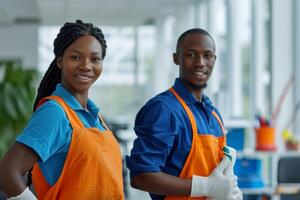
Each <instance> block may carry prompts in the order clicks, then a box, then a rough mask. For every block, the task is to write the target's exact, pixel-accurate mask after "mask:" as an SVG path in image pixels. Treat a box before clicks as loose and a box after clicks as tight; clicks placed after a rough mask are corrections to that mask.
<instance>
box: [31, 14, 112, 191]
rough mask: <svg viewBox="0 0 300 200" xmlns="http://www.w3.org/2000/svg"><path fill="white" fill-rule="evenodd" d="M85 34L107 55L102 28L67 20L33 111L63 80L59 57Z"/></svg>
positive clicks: (56, 41) (55, 46)
mask: <svg viewBox="0 0 300 200" xmlns="http://www.w3.org/2000/svg"><path fill="white" fill-rule="evenodd" d="M83 35H91V36H94V37H95V38H96V39H97V40H98V41H99V42H100V44H101V49H102V59H104V57H105V55H106V47H107V45H106V41H105V38H104V35H103V33H102V31H101V29H100V28H98V27H95V26H94V25H93V24H91V23H83V22H82V21H81V20H76V22H75V23H71V22H66V23H65V24H64V25H63V26H62V27H61V29H60V31H59V33H58V34H57V36H56V38H55V40H54V43H53V45H54V50H53V52H54V55H55V58H54V60H53V61H52V62H51V64H50V66H49V68H48V70H47V71H46V73H45V75H44V77H43V79H42V81H41V82H40V85H39V88H38V91H37V96H36V98H35V101H34V104H33V111H35V110H36V109H37V107H38V104H39V102H40V100H41V99H42V98H44V97H46V96H49V95H51V94H52V92H53V91H54V90H55V87H56V85H57V84H58V83H60V82H61V70H60V69H59V68H58V66H57V59H58V58H59V57H60V56H62V55H63V53H64V51H65V50H66V48H67V47H68V46H70V45H71V44H72V43H73V42H74V41H75V40H76V39H78V38H79V37H81V36H83ZM31 171H32V168H31V169H30V170H29V171H28V174H27V183H26V185H27V186H30V185H31V183H32V178H31Z"/></svg>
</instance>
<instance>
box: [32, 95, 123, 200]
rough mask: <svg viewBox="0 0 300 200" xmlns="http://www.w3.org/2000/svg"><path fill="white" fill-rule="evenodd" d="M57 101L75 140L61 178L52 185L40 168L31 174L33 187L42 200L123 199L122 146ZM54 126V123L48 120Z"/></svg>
mask: <svg viewBox="0 0 300 200" xmlns="http://www.w3.org/2000/svg"><path fill="white" fill-rule="evenodd" d="M47 99H53V100H55V101H57V102H58V103H59V104H60V105H61V106H62V108H63V109H64V111H65V112H66V114H67V117H68V119H69V121H70V124H71V126H72V129H73V132H72V139H71V144H70V147H69V151H68V154H67V157H66V160H65V164H64V167H63V169H62V172H61V175H60V177H59V178H58V180H57V181H56V183H55V184H54V185H53V186H50V185H49V184H48V183H47V182H46V181H45V178H44V176H43V174H42V172H41V170H40V168H39V166H38V164H35V165H34V168H33V171H32V179H33V186H34V189H35V191H36V193H37V196H38V199H42V200H60V199H61V200H71V199H72V200H79V199H82V200H89V199H91V200H96V199H99V200H112V199H114V200H119V199H124V196H123V177H122V160H121V153H120V149H119V145H118V143H117V141H116V139H115V138H114V136H113V134H112V132H111V131H109V129H108V128H107V126H106V125H105V123H104V122H103V120H102V119H101V118H100V119H101V120H102V122H103V124H104V126H105V128H106V131H99V130H98V129H97V128H85V127H84V125H83V124H82V122H81V121H80V119H79V118H78V117H77V115H76V113H75V112H74V111H73V110H72V109H71V108H70V107H69V106H68V105H67V104H66V103H65V102H64V100H63V99H62V98H60V97H58V96H50V97H46V98H45V99H43V101H41V102H44V101H45V100H47ZM49 123H51V121H49Z"/></svg>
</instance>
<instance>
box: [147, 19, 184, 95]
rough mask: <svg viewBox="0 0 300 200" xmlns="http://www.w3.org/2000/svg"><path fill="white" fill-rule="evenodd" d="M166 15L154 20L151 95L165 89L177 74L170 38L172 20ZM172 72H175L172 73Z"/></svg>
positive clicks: (170, 84)
mask: <svg viewBox="0 0 300 200" xmlns="http://www.w3.org/2000/svg"><path fill="white" fill-rule="evenodd" d="M169 20H170V19H169V18H168V16H160V17H159V18H157V21H156V30H157V38H156V56H155V66H154V69H153V74H152V78H151V80H153V82H152V85H153V89H152V95H155V94H158V93H160V92H162V91H164V90H167V89H168V88H169V87H170V86H172V84H173V82H174V80H175V77H176V76H177V74H178V67H177V66H175V67H174V64H173V56H172V54H173V51H175V49H173V48H172V40H171V38H170V37H171V34H170V32H171V31H172V30H171V26H172V24H171V23H172V22H170V21H169ZM174 72H177V73H176V75H174Z"/></svg>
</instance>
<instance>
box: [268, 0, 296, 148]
mask: <svg viewBox="0 0 300 200" xmlns="http://www.w3.org/2000/svg"><path fill="white" fill-rule="evenodd" d="M292 11H293V6H292V0H285V1H282V0H274V1H272V17H273V19H272V74H271V76H272V110H274V109H275V107H276V105H277V103H278V101H279V99H280V96H281V94H282V92H283V90H284V87H285V86H286V84H287V82H288V80H289V79H290V78H291V76H292V75H293V37H292V36H293V33H292V30H293V28H292V22H293V19H292ZM283 13H284V14H283ZM291 105H293V91H292V89H291V88H290V89H289V91H288V93H287V96H286V97H285V99H284V101H283V104H282V106H281V109H280V113H279V115H278V118H277V122H276V126H275V127H276V129H277V130H276V131H277V134H276V136H277V144H278V147H279V150H281V149H283V140H282V130H283V128H284V127H285V126H286V124H287V122H288V120H289V119H290V117H291V115H292V111H293V106H291Z"/></svg>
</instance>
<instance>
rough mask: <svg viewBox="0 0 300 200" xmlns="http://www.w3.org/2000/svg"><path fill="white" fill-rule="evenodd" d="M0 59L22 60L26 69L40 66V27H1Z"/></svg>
mask: <svg viewBox="0 0 300 200" xmlns="http://www.w3.org/2000/svg"><path fill="white" fill-rule="evenodd" d="M0 44H1V45H0V59H10V58H11V59H15V58H17V59H21V61H22V63H23V65H24V67H27V68H29V67H30V68H36V67H37V66H38V26H36V25H28V24H26V25H18V26H15V25H14V26H0Z"/></svg>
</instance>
